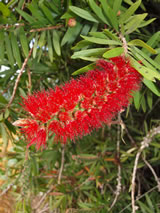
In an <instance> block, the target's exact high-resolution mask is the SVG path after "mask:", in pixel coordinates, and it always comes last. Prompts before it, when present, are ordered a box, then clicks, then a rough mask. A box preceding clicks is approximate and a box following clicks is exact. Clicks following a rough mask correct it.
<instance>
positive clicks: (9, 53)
mask: <svg viewBox="0 0 160 213" xmlns="http://www.w3.org/2000/svg"><path fill="white" fill-rule="evenodd" d="M5 46H6V51H7V56H8V60H9V63H10V65H11V66H12V67H14V58H13V51H12V47H11V42H10V39H9V36H8V33H6V34H5Z"/></svg>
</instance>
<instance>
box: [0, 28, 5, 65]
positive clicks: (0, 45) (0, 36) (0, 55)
mask: <svg viewBox="0 0 160 213" xmlns="http://www.w3.org/2000/svg"><path fill="white" fill-rule="evenodd" d="M4 37H5V35H4V32H2V31H1V32H0V48H1V51H0V61H1V60H4Z"/></svg>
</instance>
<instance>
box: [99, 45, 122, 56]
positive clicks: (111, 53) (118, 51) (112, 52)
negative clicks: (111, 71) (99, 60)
mask: <svg viewBox="0 0 160 213" xmlns="http://www.w3.org/2000/svg"><path fill="white" fill-rule="evenodd" d="M122 53H124V48H123V47H116V48H113V49H111V50H108V51H107V52H105V53H104V54H103V57H104V58H112V57H116V56H119V55H121V54H122Z"/></svg>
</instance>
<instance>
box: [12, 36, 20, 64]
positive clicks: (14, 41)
mask: <svg viewBox="0 0 160 213" xmlns="http://www.w3.org/2000/svg"><path fill="white" fill-rule="evenodd" d="M11 44H12V50H13V51H14V58H15V60H16V62H17V64H18V66H19V68H21V66H22V61H21V55H20V51H19V45H18V42H17V38H16V36H15V34H14V33H11Z"/></svg>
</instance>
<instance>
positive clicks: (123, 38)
mask: <svg viewBox="0 0 160 213" xmlns="http://www.w3.org/2000/svg"><path fill="white" fill-rule="evenodd" d="M119 37H120V39H121V41H122V43H123V48H124V56H126V54H127V52H128V45H127V41H126V39H125V37H124V36H123V35H122V34H120V35H119Z"/></svg>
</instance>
